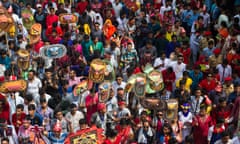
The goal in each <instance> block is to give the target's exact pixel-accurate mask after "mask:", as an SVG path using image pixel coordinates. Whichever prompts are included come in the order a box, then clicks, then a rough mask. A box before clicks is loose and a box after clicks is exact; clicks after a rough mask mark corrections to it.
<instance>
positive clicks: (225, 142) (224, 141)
mask: <svg viewBox="0 0 240 144" xmlns="http://www.w3.org/2000/svg"><path fill="white" fill-rule="evenodd" d="M215 144H233V141H232V140H231V139H230V136H229V133H228V132H226V131H224V132H223V133H222V134H221V139H220V140H218V141H216V142H215Z"/></svg>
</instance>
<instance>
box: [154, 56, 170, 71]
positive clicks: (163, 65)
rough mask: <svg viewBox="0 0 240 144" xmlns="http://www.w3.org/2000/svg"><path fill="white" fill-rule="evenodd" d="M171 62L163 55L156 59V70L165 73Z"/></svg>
mask: <svg viewBox="0 0 240 144" xmlns="http://www.w3.org/2000/svg"><path fill="white" fill-rule="evenodd" d="M169 62H170V60H169V59H168V58H166V54H165V53H162V54H161V57H159V58H156V59H155V61H154V64H153V66H154V68H155V69H158V70H159V71H163V70H165V69H167V67H168V65H169Z"/></svg>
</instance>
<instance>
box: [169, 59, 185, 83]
mask: <svg viewBox="0 0 240 144" xmlns="http://www.w3.org/2000/svg"><path fill="white" fill-rule="evenodd" d="M170 66H171V67H172V68H173V71H174V72H175V75H176V80H178V79H180V78H181V77H182V75H183V72H184V71H185V70H186V64H184V63H181V64H178V62H177V61H174V62H172V64H171V65H170Z"/></svg>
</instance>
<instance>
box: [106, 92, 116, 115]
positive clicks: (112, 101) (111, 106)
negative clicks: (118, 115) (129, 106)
mask: <svg viewBox="0 0 240 144" xmlns="http://www.w3.org/2000/svg"><path fill="white" fill-rule="evenodd" d="M106 107H107V112H112V111H113V110H117V108H118V101H117V98H116V97H115V96H114V97H112V99H110V100H109V101H107V102H106Z"/></svg>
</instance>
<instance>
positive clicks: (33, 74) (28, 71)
mask: <svg viewBox="0 0 240 144" xmlns="http://www.w3.org/2000/svg"><path fill="white" fill-rule="evenodd" d="M30 72H32V73H33V75H35V74H36V72H35V71H34V70H30V71H28V73H30Z"/></svg>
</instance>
